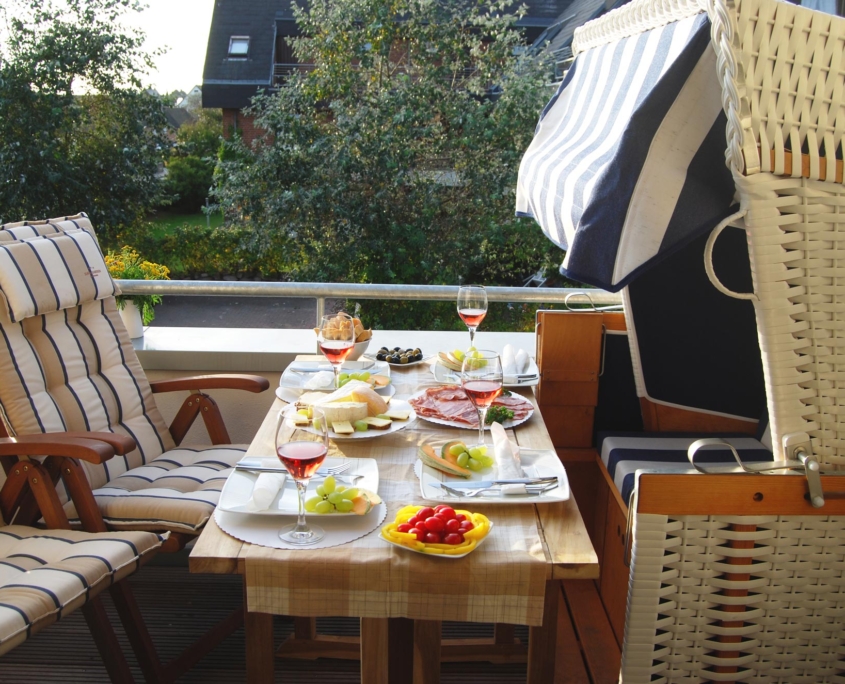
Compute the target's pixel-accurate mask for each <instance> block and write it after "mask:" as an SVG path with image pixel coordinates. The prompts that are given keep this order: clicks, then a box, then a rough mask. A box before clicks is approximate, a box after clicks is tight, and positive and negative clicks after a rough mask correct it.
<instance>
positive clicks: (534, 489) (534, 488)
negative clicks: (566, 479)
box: [440, 481, 559, 498]
mask: <svg viewBox="0 0 845 684" xmlns="http://www.w3.org/2000/svg"><path fill="white" fill-rule="evenodd" d="M501 486H502V485H493V486H492V487H479V488H478V489H452V488H451V487H449V486H447V485H445V484H443V483H442V482H441V483H440V487H441V489H444V490H446V491H447V492H448V493H449V494H451V495H452V496H457V497H464V498H469V497H473V496H478V495H480V494H482V493H483V492H489V491H490V490H492V489H495V488H496V487H499V488H501ZM558 486H559V485H558V482H557V481H555V482H550V483H548V484H543V485H525V493H526V494H527V495H529V496H539V495H540V494H543V493H544V492H548V491H549V490H552V489H555V488H556V487H558Z"/></svg>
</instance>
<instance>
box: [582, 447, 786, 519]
mask: <svg viewBox="0 0 845 684" xmlns="http://www.w3.org/2000/svg"><path fill="white" fill-rule="evenodd" d="M702 437H722V438H723V439H724V440H725V441H726V442H728V443H730V444H731V445H732V446H733V447H734V448H735V449H736V450H737V451H738V452H739V456H740V458H741V459H742V460H743V461H744V462H748V463H755V462H756V463H759V462H762V461H771V460H774V459H773V456H772V452H771V450H769V449H767V448H766V447H765V446H763V445H762V444H761V443H760V442H759V441H757V440H756V439H754V438H753V437H749V436H748V435H742V434H731V435H702V434H701V433H698V434H694V435H693V434H679V433H668V432H662V433H648V432H640V433H631V432H627V433H608V434H604V435H599V440H598V444H599V453H600V454H601V460H602V461H603V462H604V465H605V466H606V467H607V471H608V473H610V477H611V478H612V479H613V484H614V485H616V489H617V490H619V493H620V494H621V495H622V499H623V501H625V502H627V501H628V500H629V499H630V498H631V492H633V490H634V474H635V473H636V471H637V470H660V471H663V472H688V473H691V474H695V473H696V470H694V469H693V467H692V466H691V465H690V462H689V459H688V458H687V449H688V448H689V446H690V444H692V443H693V442H695V441H696V440H699V439H701V438H702ZM695 461H696V463H734V462H735V461H734V457H733V454H731V452H730V450H728V449H715V448H712V447H711V448H708V449H706V450H702V451H699V452H698V453H697V454H696V456H695Z"/></svg>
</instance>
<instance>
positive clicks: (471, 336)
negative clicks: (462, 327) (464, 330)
mask: <svg viewBox="0 0 845 684" xmlns="http://www.w3.org/2000/svg"><path fill="white" fill-rule="evenodd" d="M468 327H469V346H470V347H472V346H474V342H473V341H474V340H475V327H474V326H468Z"/></svg>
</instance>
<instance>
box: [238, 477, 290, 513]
mask: <svg viewBox="0 0 845 684" xmlns="http://www.w3.org/2000/svg"><path fill="white" fill-rule="evenodd" d="M286 478H287V475H285V473H261V474H260V475H259V476H258V477H257V478H255V485H254V486H253V487H252V496H250V497H249V499H247V502H246V508H247V510H250V511H266V510H267V509H268V508H269V507H270V504H271V503H273V499H275V498H276V494H278V493H279V492H280V491H281V489H282V487H284V486H285V479H286Z"/></svg>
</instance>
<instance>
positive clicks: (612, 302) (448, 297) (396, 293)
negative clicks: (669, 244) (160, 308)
mask: <svg viewBox="0 0 845 684" xmlns="http://www.w3.org/2000/svg"><path fill="white" fill-rule="evenodd" d="M117 282H118V284H119V285H120V289H121V290H122V291H123V294H125V295H145V294H156V295H197V296H199V295H218V296H227V297H303V298H310V299H316V300H317V318H316V320H317V323H318V324H319V322H320V319H321V318H322V316H323V313H324V311H325V303H326V299H327V298H332V299H404V300H410V301H440V302H454V301H455V300H456V299H457V297H458V286H457V285H371V284H360V283H263V282H249V281H241V282H231V281H217V280H200V281H196V280H118V281H117ZM487 299H488V300H489V301H491V302H510V303H514V304H517V303H518V304H560V305H563V306H568V307H572V308H583V307H587V308H590V307H593V308H606V307H612V308H616V307H619V306H621V305H622V296H621V295H620V294H618V293H613V292H606V291H605V290H594V289H589V288H568V287H562V288H552V287H488V288H487Z"/></svg>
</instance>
